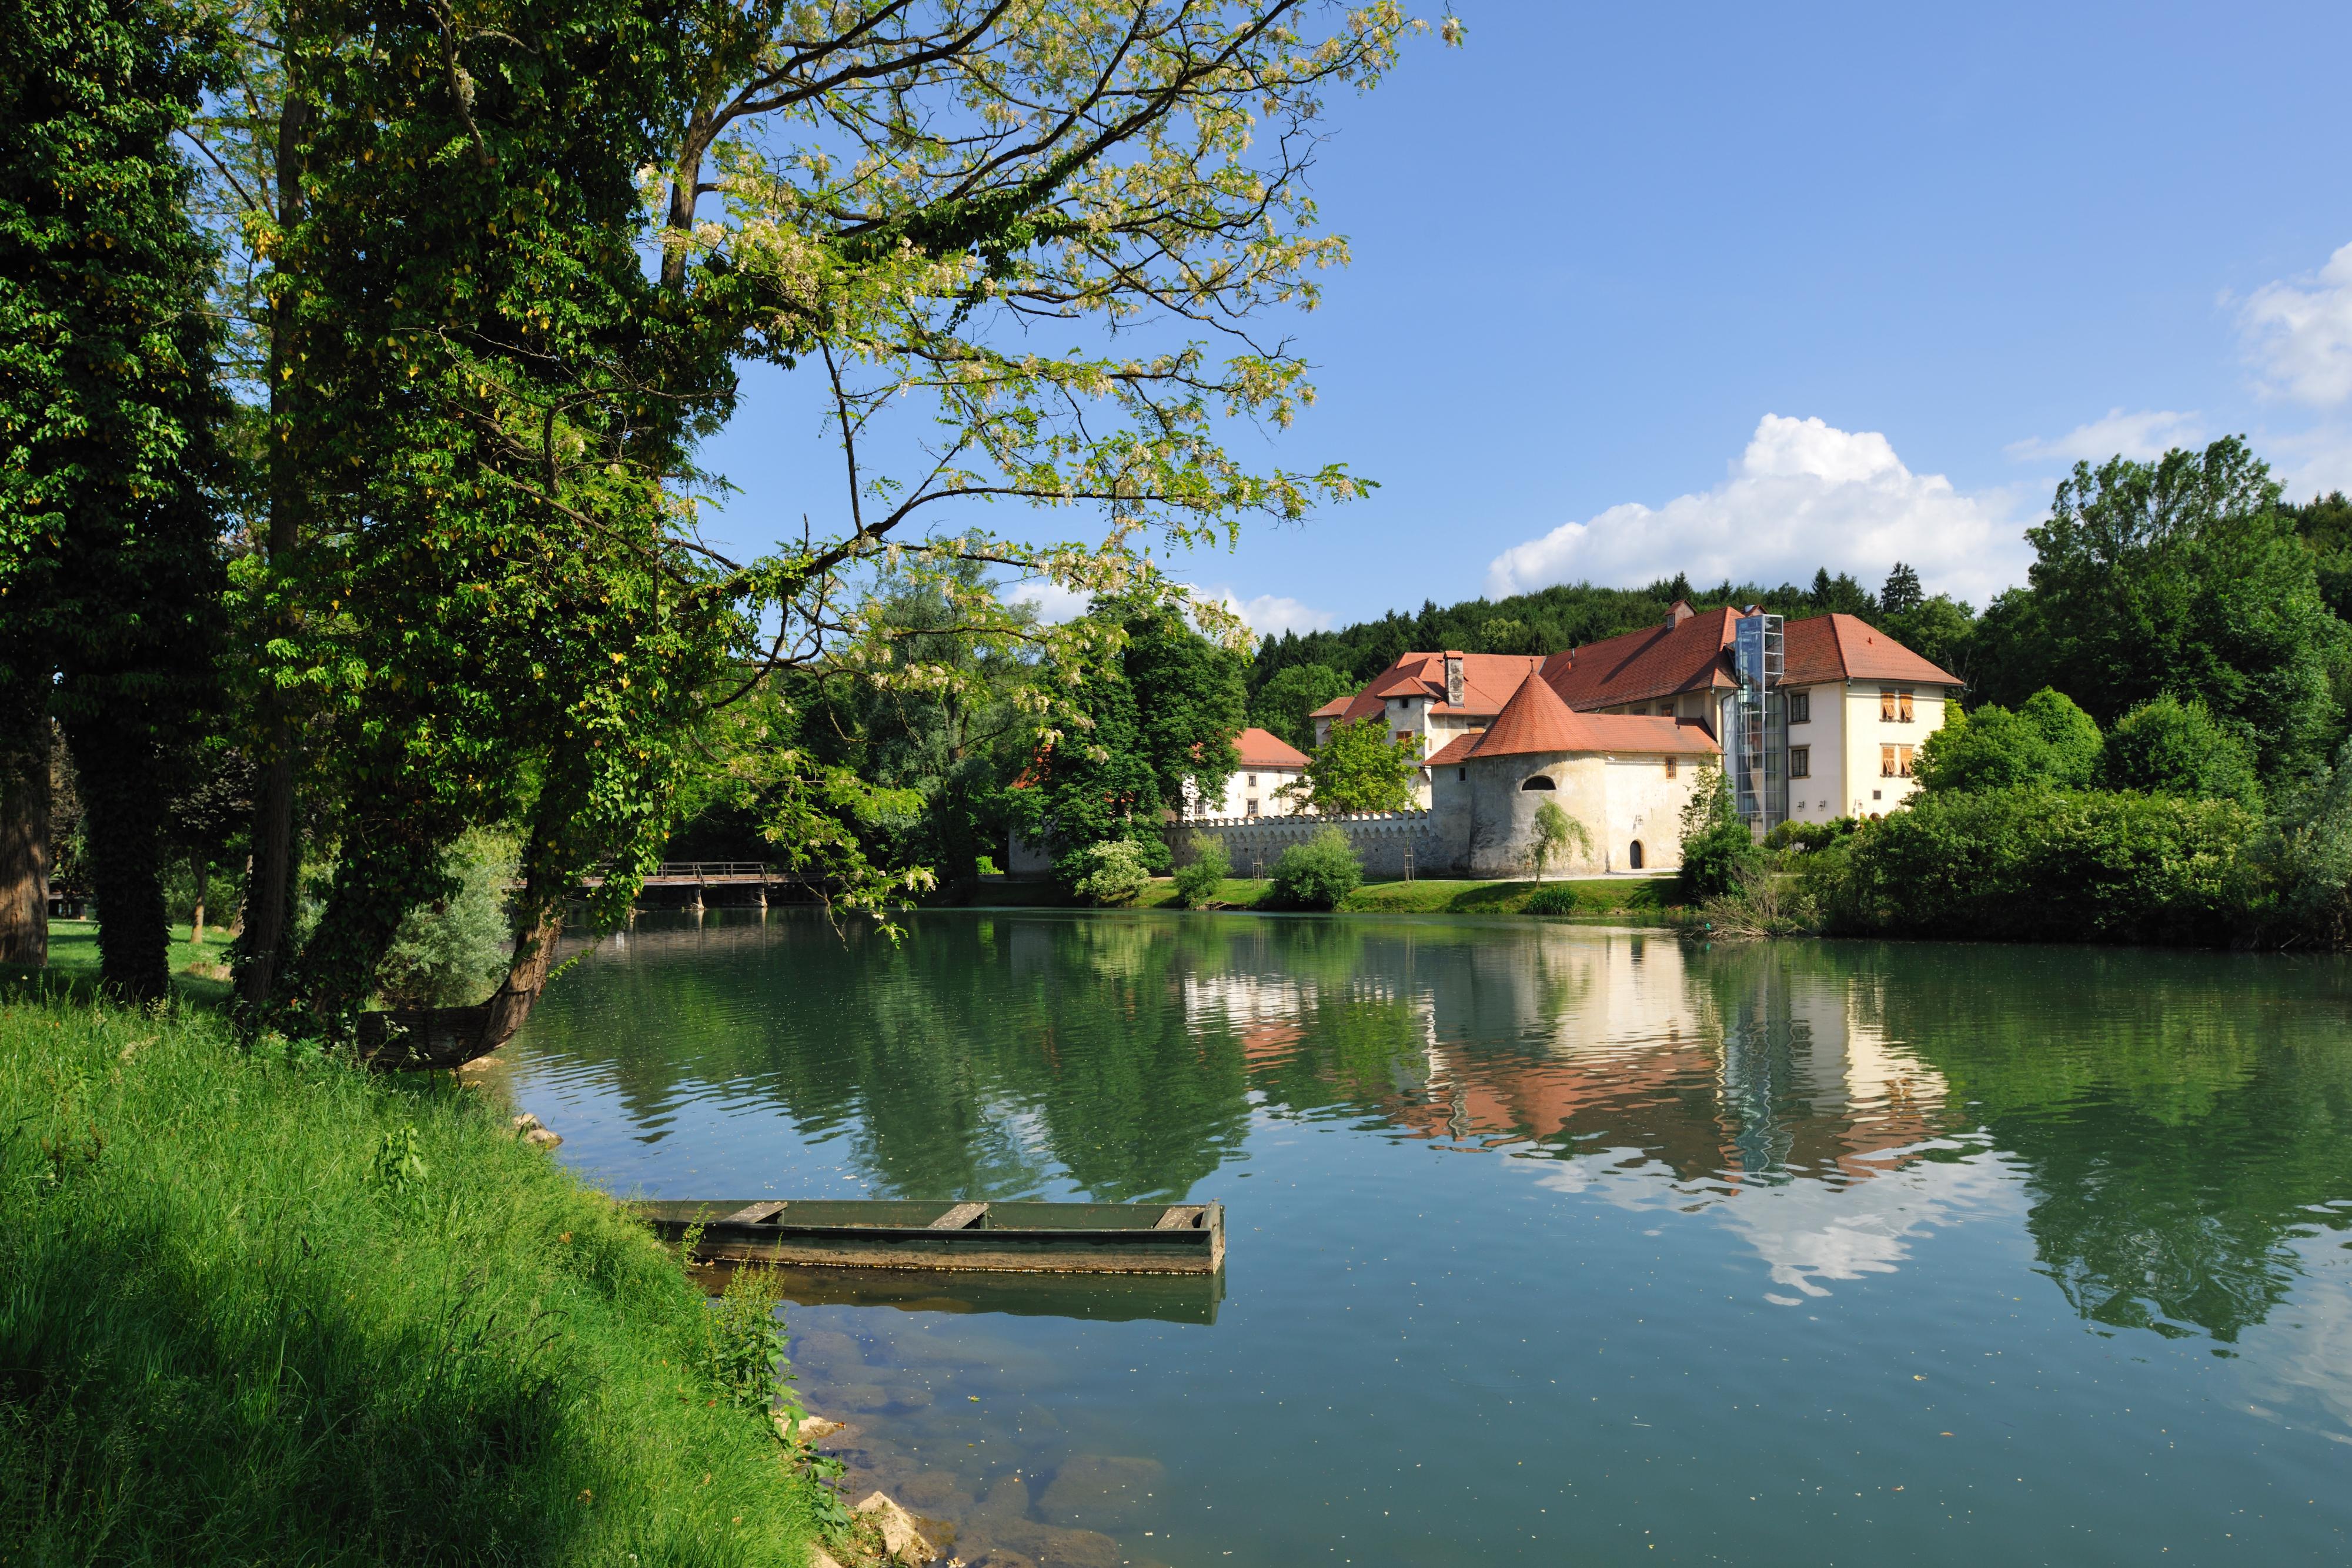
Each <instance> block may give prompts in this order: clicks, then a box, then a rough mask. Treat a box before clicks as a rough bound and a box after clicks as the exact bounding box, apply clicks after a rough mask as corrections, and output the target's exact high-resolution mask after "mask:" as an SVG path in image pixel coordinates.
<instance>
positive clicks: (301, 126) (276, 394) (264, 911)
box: [237, 9, 310, 1016]
mask: <svg viewBox="0 0 2352 1568" xmlns="http://www.w3.org/2000/svg"><path fill="white" fill-rule="evenodd" d="M297 30H298V18H297V16H296V15H295V13H294V12H293V11H292V10H290V9H289V14H288V16H287V26H286V31H287V32H288V33H289V34H291V33H293V32H295V31H297ZM309 124H310V105H309V102H308V100H307V99H305V98H304V97H303V95H302V93H301V92H300V90H299V88H298V87H297V85H296V83H295V82H294V81H293V80H292V79H291V78H289V80H288V82H287V90H286V100H285V105H284V107H283V108H282V109H281V110H279V112H278V159H277V179H278V190H277V197H278V222H279V223H280V224H281V225H284V226H285V228H286V229H287V230H289V231H291V230H292V229H293V228H294V227H295V225H298V224H299V223H300V222H301V221H302V217H303V202H302V157H301V145H302V138H303V135H304V133H305V131H307V130H308V128H309ZM291 265H292V258H290V257H289V258H286V259H282V260H280V261H279V262H278V272H279V275H280V280H281V282H282V283H290V282H292V281H293V280H292V279H290V278H289V277H287V276H286V275H287V273H288V272H289V269H290V267H291ZM296 292H297V291H296V290H295V289H294V288H292V287H281V288H280V289H279V290H278V293H277V294H276V296H275V297H274V303H273V305H272V308H271V311H270V322H269V433H270V434H271V436H272V437H274V439H272V440H271V441H270V443H269V455H270V463H269V537H268V562H269V568H270V570H272V571H273V572H282V571H286V570H289V569H290V568H291V567H292V565H293V556H294V552H295V550H296V549H297V548H298V547H299V544H300V542H301V538H302V526H301V525H302V520H303V517H304V516H305V513H306V510H307V507H308V503H309V500H310V491H309V482H310V480H309V475H308V474H307V473H306V472H305V471H304V461H305V456H306V445H307V444H306V443H303V442H301V441H298V440H297V439H295V437H296V434H297V433H296V431H295V429H294V424H295V414H296V412H297V409H298V405H299V398H300V392H301V389H300V388H299V386H298V385H297V375H296V372H298V371H299V368H300V363H301V361H300V355H299V345H298V343H297V342H296V332H295V327H294V323H295V319H296V316H295V307H296V299H295V295H296ZM255 631H256V632H257V641H260V642H265V643H266V642H267V640H268V638H269V637H271V636H273V635H275V634H276V631H277V628H276V627H275V626H273V625H263V626H260V627H257V628H255ZM262 692H263V695H262V699H261V709H262V711H261V715H260V717H261V728H262V733H263V734H264V735H265V736H266V737H268V747H267V750H268V758H269V760H268V765H267V766H266V767H264V768H263V769H262V774H261V789H260V791H259V792H258V794H257V796H256V798H255V800H254V810H253V869H252V873H251V874H250V875H249V876H247V878H246V883H245V908H244V911H243V917H242V920H241V922H240V924H241V925H242V926H243V928H244V934H243V936H242V938H241V940H242V942H243V944H244V946H243V951H242V956H241V957H240V959H239V962H238V965H237V997H238V999H239V1000H240V1001H241V1002H243V1003H244V1005H245V1008H246V1009H247V1013H248V1015H249V1016H256V1015H258V1013H259V1012H260V1011H261V1010H262V1009H266V1008H267V1007H268V1005H269V1004H270V1003H271V1002H272V1001H273V1000H275V999H276V998H277V994H278V976H279V973H280V971H281V970H282V969H283V968H284V967H285V957H286V955H285V944H286V937H287V913H288V903H289V892H290V889H291V888H292V885H293V881H294V861H295V855H296V850H297V846H296V844H295V841H294V750H295V747H296V744H297V737H296V736H295V733H294V722H293V716H292V715H291V714H290V713H289V712H288V711H287V705H286V701H285V699H284V698H283V697H282V696H280V695H278V693H277V691H276V689H275V688H274V687H272V686H269V685H264V686H263V688H262Z"/></svg>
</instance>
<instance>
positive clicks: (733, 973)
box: [535, 912, 2352, 1341]
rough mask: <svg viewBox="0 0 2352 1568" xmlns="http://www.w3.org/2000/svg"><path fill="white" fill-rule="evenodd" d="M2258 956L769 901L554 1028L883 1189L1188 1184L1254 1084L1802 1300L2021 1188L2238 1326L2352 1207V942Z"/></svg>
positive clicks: (2048, 1212) (2229, 1327)
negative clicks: (1759, 1274) (865, 921)
mask: <svg viewBox="0 0 2352 1568" xmlns="http://www.w3.org/2000/svg"><path fill="white" fill-rule="evenodd" d="M2260 962H2262V961H2260V960H2249V959H2244V958H2232V957H2226V956H2208V955H2186V956H2183V955H2156V954H2142V953H2128V952H2126V953H2116V952H2105V953H2101V952H2077V951H2045V950H2032V949H2027V950H2016V949H2003V948H1994V947H1986V948H1969V947H1932V948H1921V947H1907V948H1906V947H1895V946H1871V945H1842V944H1807V945H1797V946H1739V947H1715V948H1704V947H1692V946H1687V945H1685V944H1683V943H1680V942H1676V941H1673V940H1665V939H1661V938H1658V937H1655V936H1641V935H1631V936H1628V935H1622V934H1597V933H1594V932H1592V931H1591V930H1589V929H1585V928H1579V927H1570V926H1565V925H1540V924H1534V923H1511V924H1496V925H1474V924H1465V923H1440V922H1434V921H1432V922H1413V921H1395V922H1381V923H1373V922H1328V921H1298V920H1288V921H1286V920H1244V919H1232V918H1202V919H1194V920H1173V919H1169V918H1167V917H1131V918H1122V917H1118V916H1112V917H1090V918H1072V917H1063V916H1055V915H1009V914H1008V915H994V916H983V917H977V918H975V917H970V916H961V917H959V916H942V917H928V918H926V919H923V920H921V921H919V922H918V923H917V925H916V929H915V935H914V936H913V937H912V938H911V939H910V940H908V941H907V942H906V943H904V944H902V945H898V946H892V945H891V944H889V943H887V941H885V940H883V939H881V938H879V937H877V936H874V935H873V934H872V933H871V932H868V931H865V930H862V929H857V928H851V929H849V930H848V931H846V932H845V933H843V934H841V935H840V936H835V934H834V933H832V932H831V931H829V930H827V929H826V928H824V926H823V925H821V924H819V923H817V922H814V921H813V920H810V919H807V918H804V917H800V916H795V915H787V914H784V913H782V912H779V913H778V914H776V915H772V916H770V917H769V918H768V919H766V920H758V919H756V918H754V919H751V920H743V921H738V922H736V923H731V924H721V923H719V921H717V920H710V921H706V922H705V923H703V924H700V925H692V926H683V927H678V928H671V929H662V928H659V927H658V926H656V925H650V924H648V925H640V926H639V927H638V928H637V929H636V930H635V932H634V933H633V934H632V935H631V936H630V938H629V939H628V940H627V941H626V943H625V945H620V946H611V947H608V948H607V949H605V950H604V952H602V953H600V954H599V955H598V956H596V957H595V958H594V959H593V960H592V961H591V963H590V964H589V965H588V966H587V967H585V969H584V972H583V973H582V974H581V975H580V976H579V977H577V979H576V980H574V981H572V983H571V984H570V985H569V987H568V988H565V989H562V990H560V991H559V992H558V993H557V994H556V995H555V996H554V997H552V998H551V1000H550V1003H549V1005H548V1007H547V1009H546V1012H547V1013H548V1014H549V1015H551V1016H550V1017H549V1018H548V1019H546V1020H544V1024H543V1026H542V1028H541V1030H540V1031H538V1037H537V1040H535V1043H537V1044H538V1045H539V1046H540V1047H541V1057H542V1059H544V1058H545V1057H548V1056H555V1057H562V1056H570V1057H572V1061H570V1062H569V1063H561V1064H559V1063H550V1062H548V1061H544V1060H542V1061H541V1070H542V1071H547V1070H549V1069H551V1068H552V1070H553V1071H557V1072H558V1073H563V1072H566V1071H569V1072H572V1073H579V1072H587V1073H589V1074H592V1075H593V1077H594V1078H596V1080H597V1081H598V1082H599V1085H600V1087H601V1088H603V1089H604V1090H605V1091H607V1092H610V1093H611V1095H612V1096H613V1097H614V1099H615V1100H616V1101H617V1109H618V1111H619V1113H620V1115H621V1117H622V1118H623V1120H624V1121H625V1124H626V1125H627V1127H628V1128H629V1129H630V1130H631V1132H630V1135H632V1136H634V1137H636V1138H639V1139H642V1140H644V1141H645V1142H646V1143H647V1144H653V1143H658V1142H659V1141H661V1140H663V1139H665V1138H667V1137H668V1136H669V1135H670V1134H671V1132H672V1131H673V1129H674V1126H675V1123H676V1118H677V1113H678V1110H679V1108H680V1107H681V1106H682V1105H687V1104H689V1103H691V1104H697V1105H701V1106H705V1107H709V1106H711V1105H714V1104H715V1105H717V1106H719V1107H720V1108H721V1113H722V1114H723V1115H724V1116H726V1117H728V1118H730V1119H735V1118H751V1120H753V1121H754V1122H759V1121H761V1120H763V1119H764V1118H765V1116H766V1115H767V1114H768V1113H772V1112H773V1111H776V1110H781V1111H782V1112H783V1113H785V1114H786V1115H787V1116H788V1117H789V1118H790V1121H791V1124H793V1128H794V1129H795V1131H796V1133H797V1135H798V1137H799V1139H801V1140H803V1141H805V1142H808V1143H813V1144H820V1145H825V1144H831V1143H835V1142H838V1143H841V1144H843V1145H846V1148H845V1151H844V1154H843V1169H844V1174H845V1176H848V1178H849V1182H850V1185H852V1186H856V1187H857V1188H862V1189H863V1190H866V1191H868V1192H870V1193H871V1194H873V1195H875V1196H905V1197H975V1198H981V1197H1031V1196H1056V1195H1063V1196H1072V1197H1078V1196H1083V1197H1093V1198H1098V1199H1104V1200H1117V1201H1136V1200H1150V1199H1160V1198H1166V1199H1175V1198H1180V1197H1185V1196H1187V1195H1189V1194H1191V1193H1192V1192H1193V1191H1194V1190H1195V1189H1196V1188H1199V1187H1201V1186H1202V1184H1204V1183H1210V1182H1212V1181H1213V1178H1215V1177H1216V1176H1218V1173H1219V1172H1220V1171H1221V1170H1222V1169H1223V1168H1224V1167H1225V1166H1227V1165H1228V1164H1229V1162H1232V1161H1234V1159H1235V1157H1236V1156H1237V1155H1239V1154H1240V1152H1241V1150H1242V1147H1243V1145H1244V1142H1245V1140H1246V1138H1247V1135H1248V1131H1249V1126H1250V1122H1251V1117H1252V1115H1253V1111H1254V1108H1258V1109H1262V1110H1263V1112H1264V1113H1267V1114H1269V1115H1271V1116H1273V1117H1276V1118H1285V1117H1288V1118H1300V1119H1306V1120H1321V1119H1328V1118H1345V1119H1350V1120H1355V1121H1360V1122H1364V1123H1367V1124H1371V1123H1377V1124H1380V1125H1381V1126H1384V1127H1385V1128H1387V1129H1388V1130H1390V1131H1391V1132H1392V1133H1393V1134H1395V1135H1398V1136H1402V1137H1406V1138H1416V1139H1427V1140H1431V1141H1433V1142H1436V1143H1439V1144H1442V1145H1445V1146H1447V1147H1450V1148H1455V1149H1480V1150H1486V1151H1491V1152H1501V1153H1507V1154H1509V1155H1516V1156H1517V1157H1520V1158H1527V1159H1535V1160H1541V1161H1547V1162H1557V1166H1556V1167H1555V1168H1550V1169H1548V1170H1546V1171H1544V1172H1543V1173H1542V1174H1541V1176H1539V1178H1538V1179H1539V1181H1540V1183H1541V1185H1543V1186H1547V1187H1549V1188H1552V1189H1554V1190H1558V1191H1561V1192H1598V1193H1602V1194H1605V1195H1606V1196H1607V1197H1609V1199H1610V1201H1612V1202H1617V1203H1623V1204H1635V1205H1643V1206H1652V1205H1654V1206H1661V1207H1668V1208H1674V1209H1679V1210H1683V1211H1685V1212H1697V1211H1701V1210H1706V1209H1709V1208H1714V1207H1723V1208H1724V1209H1725V1211H1726V1215H1727V1218H1728V1220H1729V1222H1730V1223H1732V1224H1733V1225H1734V1226H1735V1228H1737V1229H1738V1231H1739V1232H1740V1233H1741V1234H1742V1235H1743V1236H1745V1237H1746V1238H1747V1239H1748V1242H1749V1244H1750V1245H1752V1246H1753V1247H1754V1248H1755V1249H1757V1251H1758V1252H1759V1254H1761V1255H1762V1256H1763V1257H1764V1258H1765V1259H1766V1260H1768V1261H1769V1263H1770V1264H1771V1266H1772V1270H1773V1276H1772V1277H1773V1279H1774V1280H1775V1281H1776V1282H1778V1283H1780V1284H1782V1285H1784V1286H1789V1287H1792V1288H1794V1289H1795V1290H1797V1291H1800V1292H1801V1293H1804V1294H1812V1293H1815V1292H1817V1291H1820V1290H1821V1289H1822V1282H1823V1281H1836V1280H1843V1279H1852V1278H1854V1277H1856V1276H1857V1275H1859V1274H1862V1273H1868V1272H1882V1271H1885V1270H1890V1269H1893V1268H1895V1267H1897V1266H1899V1265H1900V1263H1901V1262H1902V1260H1903V1259H1904V1258H1905V1257H1906V1255H1907V1254H1908V1251H1909V1249H1910V1247H1911V1245H1912V1243H1913V1241H1914V1240H1915V1239H1916V1238H1917V1237H1918V1236H1919V1235H1921V1234H1923V1233H1924V1232H1925V1231H1927V1230H1929V1229H1932V1228H1936V1227H1937V1226H1941V1225H1946V1224H1949V1223H1953V1222H1955V1221H1957V1220H1958V1219H1959V1218H1964V1217H1966V1216H1968V1215H1970V1214H1974V1213H1978V1212H1984V1211H1989V1210H1991V1209H2006V1208H2009V1207H2013V1206H2014V1204H2015V1202H2017V1201H2019V1198H2018V1192H2019V1184H2020V1183H2021V1184H2022V1188H2021V1193H2022V1197H2021V1201H2022V1204H2023V1207H2024V1209H2025V1224H2026V1226H2027V1228H2028V1229H2029V1231H2030V1233H2031V1234H2032V1238H2033V1239H2034V1244H2035V1249H2036V1252H2037V1254H2038V1256H2039V1258H2040V1260H2041V1262H2042V1266H2043V1270H2044V1271H2045V1272H2046V1273H2047V1275H2048V1277H2049V1278H2050V1279H2051V1280H2052V1281H2053V1282H2054V1283H2055V1284H2056V1285H2057V1286H2058V1288H2059V1289H2060V1290H2062V1291H2063V1292H2064V1293H2065V1295H2066V1298H2067V1300H2068V1301H2070V1302H2072V1303H2073V1304H2074V1308H2075V1309H2076V1310H2077V1311H2078V1312H2080V1313H2081V1314H2082V1315H2083V1316H2084V1317H2085V1318H2087V1319H2090V1320H2092V1321H2094V1322H2099V1323H2102V1324H2107V1325H2112V1326H2115V1327H2118V1328H2135V1329H2147V1330H2152V1331H2154V1332H2156V1333H2167V1334H2172V1333H2198V1332H2202V1333H2208V1334H2210V1335H2212V1336H2213V1337H2215V1338H2217V1339H2220V1340H2222V1341H2229V1340H2231V1339H2233V1338H2234V1337H2235V1336H2236V1335H2237V1334H2239V1333H2241V1332H2242V1330H2243V1329H2244V1328H2245V1327H2246V1326H2247V1325H2249V1324H2251V1323H2253V1322H2260V1321H2262V1319H2263V1316H2264V1315H2265V1314H2266V1313H2267V1312H2270V1311H2271V1310H2272V1309H2273V1307H2274V1306H2275V1305H2276V1304H2277V1302H2278V1301H2280V1300H2281V1298H2282V1297H2283V1296H2284V1293H2285V1292H2286V1291H2288V1290H2289V1289H2290V1288H2291V1285H2292V1282H2293V1281H2294V1279H2296V1278H2297V1277H2298V1276H2299V1275H2300V1273H2301V1272H2302V1270H2303V1263H2302V1258H2303V1253H2302V1251H2301V1249H2300V1248H2299V1245H2298V1243H2299V1241H2300V1240H2307V1239H2311V1238H2313V1237H2315V1236H2316V1235H2318V1234H2320V1233H2321V1232H2323V1231H2325V1232H2327V1233H2331V1234H2332V1233H2334V1232H2336V1231H2340V1230H2341V1229H2343V1228H2345V1227H2346V1226H2347V1223H2352V1220H2347V1212H2346V1209H2345V1207H2344V1205H2343V1200H2345V1199H2347V1198H2352V1137H2347V1135H2346V1134H2347V1132H2348V1131H2352V1051H2346V1050H2345V1049H2343V1044H2344V1038H2345V1036H2344V1029H2345V1025H2346V1023H2347V1003H2346V989H2345V969H2344V966H2343V965H2342V964H2341V963H2340V962H2336V961H2325V960H2313V961H2307V962H2302V963H2295V962H2292V961H2281V960H2270V961H2268V963H2267V967H2263V968H2262V969H2261V971H2260V974H2261V979H2260V982H2259V986H2258V987H2257V986H2256V985H2254V984H2252V981H2253V978H2254V976H2253V971H2252V969H2250V967H2249V966H2250V965H2252V964H2256V963H2260ZM591 1017H593V1018H595V1019H598V1020H600V1021H599V1024H598V1026H597V1027H596V1028H595V1029H594V1030H593V1044H592V1043H590V1040H588V1039H587V1038H584V1034H585V1031H583V1029H582V1028H581V1027H580V1026H581V1024H582V1023H583V1021H584V1020H585V1019H589V1018H591ZM550 1024H551V1025H552V1026H553V1027H551V1028H548V1027H545V1025H550ZM698 1135H702V1136H708V1133H707V1132H705V1133H703V1134H698ZM704 1152H705V1153H706V1154H710V1153H712V1151H709V1150H706V1151H704ZM718 1157H719V1159H721V1160H722V1161H723V1155H719V1156H718ZM703 1163H704V1165H705V1166H708V1165H709V1164H710V1163H711V1162H710V1161H707V1160H706V1161H705V1162H703ZM664 1190H667V1186H665V1188H664Z"/></svg>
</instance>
